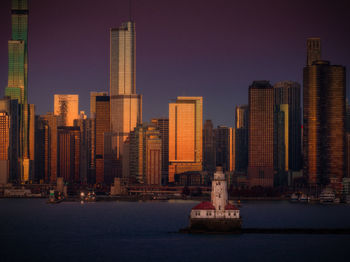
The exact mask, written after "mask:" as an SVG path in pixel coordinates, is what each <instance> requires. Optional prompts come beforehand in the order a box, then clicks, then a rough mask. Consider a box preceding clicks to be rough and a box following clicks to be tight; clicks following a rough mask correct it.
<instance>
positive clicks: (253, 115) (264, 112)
mask: <svg viewBox="0 0 350 262" xmlns="http://www.w3.org/2000/svg"><path fill="white" fill-rule="evenodd" d="M248 178H249V183H250V185H251V186H265V187H272V186H273V87H272V86H271V85H270V82H269V81H254V82H253V84H252V85H251V86H250V87H249V163H248Z"/></svg>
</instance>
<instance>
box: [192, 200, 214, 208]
mask: <svg viewBox="0 0 350 262" xmlns="http://www.w3.org/2000/svg"><path fill="white" fill-rule="evenodd" d="M192 210H215V207H214V206H213V204H212V203H211V202H202V203H199V204H198V205H196V206H195V207H194V208H192Z"/></svg>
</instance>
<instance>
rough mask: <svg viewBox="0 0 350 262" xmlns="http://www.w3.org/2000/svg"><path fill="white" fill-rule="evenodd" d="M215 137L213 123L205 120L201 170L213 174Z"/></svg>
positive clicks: (214, 166)
mask: <svg viewBox="0 0 350 262" xmlns="http://www.w3.org/2000/svg"><path fill="white" fill-rule="evenodd" d="M215 163H216V152H215V135H214V128H213V123H212V121H211V120H206V121H205V123H204V128H203V170H204V171H208V172H211V173H213V172H214V171H215V168H216V164H215Z"/></svg>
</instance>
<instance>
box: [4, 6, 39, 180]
mask: <svg viewBox="0 0 350 262" xmlns="http://www.w3.org/2000/svg"><path fill="white" fill-rule="evenodd" d="M11 26H12V35H11V40H9V41H8V54H9V55H8V84H7V87H6V88H5V96H8V97H10V98H11V99H16V100H17V101H18V105H19V108H18V109H19V110H18V117H19V122H18V123H19V148H18V157H19V161H18V164H19V166H18V169H17V171H18V182H21V183H26V182H29V178H30V170H31V169H32V168H33V167H31V166H30V163H32V162H31V160H30V158H33V157H34V156H30V153H31V152H29V139H30V138H29V130H28V129H29V124H28V121H29V119H28V118H29V115H28V114H29V112H28V99H27V97H28V96H27V93H28V91H27V89H28V5H27V0H12V4H11ZM16 176H17V175H16Z"/></svg>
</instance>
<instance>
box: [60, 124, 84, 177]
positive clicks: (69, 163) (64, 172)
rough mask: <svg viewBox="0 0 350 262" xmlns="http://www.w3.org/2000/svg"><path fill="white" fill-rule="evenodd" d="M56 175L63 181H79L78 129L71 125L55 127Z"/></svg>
mask: <svg viewBox="0 0 350 262" xmlns="http://www.w3.org/2000/svg"><path fill="white" fill-rule="evenodd" d="M57 138H58V154H57V155H58V177H63V180H64V181H65V182H69V183H80V162H79V160H80V129H79V127H75V126H74V127H73V126H60V127H58V128H57Z"/></svg>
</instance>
